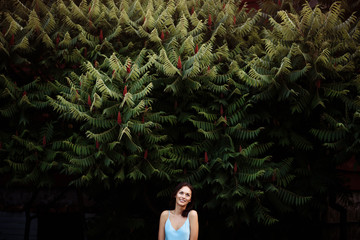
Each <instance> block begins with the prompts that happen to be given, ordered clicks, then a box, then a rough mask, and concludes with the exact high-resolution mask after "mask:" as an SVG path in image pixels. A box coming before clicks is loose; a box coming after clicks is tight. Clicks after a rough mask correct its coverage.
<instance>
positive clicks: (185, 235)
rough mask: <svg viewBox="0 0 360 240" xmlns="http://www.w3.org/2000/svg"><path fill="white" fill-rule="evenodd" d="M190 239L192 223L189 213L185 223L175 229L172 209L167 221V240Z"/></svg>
mask: <svg viewBox="0 0 360 240" xmlns="http://www.w3.org/2000/svg"><path fill="white" fill-rule="evenodd" d="M189 239H190V223H189V215H188V217H187V218H186V221H185V223H184V224H183V225H182V226H181V228H179V229H178V230H175V229H174V227H173V226H172V225H171V222H170V211H169V216H168V219H167V220H166V223H165V240H189Z"/></svg>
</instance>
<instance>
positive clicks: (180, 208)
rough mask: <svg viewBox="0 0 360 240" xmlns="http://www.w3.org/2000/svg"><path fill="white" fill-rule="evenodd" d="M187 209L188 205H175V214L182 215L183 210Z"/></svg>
mask: <svg viewBox="0 0 360 240" xmlns="http://www.w3.org/2000/svg"><path fill="white" fill-rule="evenodd" d="M185 209H186V207H181V206H179V205H175V209H174V215H182V212H183V211H184V210H185Z"/></svg>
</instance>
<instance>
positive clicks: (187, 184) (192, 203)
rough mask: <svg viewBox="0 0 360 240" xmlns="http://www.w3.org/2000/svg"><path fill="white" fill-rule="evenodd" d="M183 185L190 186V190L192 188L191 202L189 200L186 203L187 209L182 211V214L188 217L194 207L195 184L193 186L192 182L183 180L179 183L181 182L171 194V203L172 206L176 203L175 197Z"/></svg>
mask: <svg viewBox="0 0 360 240" xmlns="http://www.w3.org/2000/svg"><path fill="white" fill-rule="evenodd" d="M182 187H188V188H190V190H191V202H189V203H188V204H187V205H186V208H185V210H184V211H183V212H182V213H181V216H183V217H187V216H188V214H189V212H190V211H191V210H192V209H193V207H194V188H193V186H191V184H190V183H188V182H181V183H179V184H178V185H177V186H176V187H175V189H174V191H173V193H172V194H171V201H170V204H171V205H172V206H174V205H175V197H176V194H177V192H178V191H179V190H180V189H181V188H182Z"/></svg>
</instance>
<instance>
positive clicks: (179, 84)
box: [0, 0, 360, 239]
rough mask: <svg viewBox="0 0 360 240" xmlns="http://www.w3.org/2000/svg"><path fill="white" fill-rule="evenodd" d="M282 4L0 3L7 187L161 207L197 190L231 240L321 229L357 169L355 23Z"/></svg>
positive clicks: (211, 0)
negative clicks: (266, 231) (283, 228)
mask: <svg viewBox="0 0 360 240" xmlns="http://www.w3.org/2000/svg"><path fill="white" fill-rule="evenodd" d="M285 2H286V1H285ZM285 2H284V3H283V5H278V6H277V7H278V8H279V9H277V12H276V13H273V12H271V11H270V10H269V11H268V12H267V13H264V12H262V11H261V10H260V11H255V10H250V9H247V7H246V4H244V3H242V2H241V1H231V0H229V1H218V0H208V1H205V0H203V1H198V0H196V1H195V0H193V1H190V0H189V1H186V0H181V1H164V0H138V1H130V0H129V1H126V0H124V1H120V0H119V1H117V0H106V1H105V0H104V1H101V0H92V1H86V0H83V1H71V0H69V1H66V0H57V1H41V0H33V1H28V2H25V3H24V1H19V0H11V1H6V3H5V1H0V3H1V5H2V6H5V7H4V8H3V9H2V10H1V13H0V14H1V15H0V27H1V29H2V32H1V33H0V55H1V62H0V70H1V75H0V84H1V89H0V90H1V95H0V96H1V103H0V114H1V115H0V119H1V120H2V122H5V123H6V125H4V126H6V127H5V128H4V127H3V128H1V130H0V138H1V149H0V157H1V162H0V172H1V173H2V174H9V175H10V176H11V179H12V181H11V183H20V184H32V185H35V186H38V187H43V186H51V184H52V177H53V176H54V174H65V175H67V176H69V179H70V183H69V184H70V185H74V186H75V187H77V188H81V189H94V188H95V186H96V187H98V186H99V185H100V186H102V187H104V188H105V189H107V190H106V191H111V190H112V189H123V188H125V186H126V187H127V188H126V189H127V191H129V192H130V194H129V195H131V196H138V197H141V196H142V192H144V191H145V192H146V190H145V188H146V187H148V188H149V187H151V186H156V187H154V190H155V191H156V193H155V194H154V193H151V195H152V197H151V198H150V199H152V201H154V202H155V199H159V200H161V202H162V203H163V202H164V199H167V198H168V197H169V191H171V189H172V187H173V185H174V184H175V183H176V182H178V181H189V182H191V183H192V184H193V185H194V187H195V189H196V190H197V192H198V196H199V198H198V199H197V201H196V204H197V205H196V206H197V209H198V210H199V211H200V212H202V213H203V216H210V215H214V216H217V217H218V218H219V219H226V221H225V223H226V226H228V227H230V229H232V230H231V234H232V233H234V234H236V233H237V231H238V230H239V229H240V228H239V226H241V224H244V223H247V224H249V225H253V224H261V225H273V224H275V223H277V222H279V220H280V221H281V219H282V218H283V217H284V216H287V214H288V213H296V212H297V211H298V210H299V209H300V208H303V213H309V214H311V211H308V212H307V211H306V209H307V210H311V209H312V207H314V206H316V207H318V205H316V204H320V206H324V202H323V199H325V198H326V196H327V195H328V194H329V192H330V191H332V190H333V189H334V186H335V185H336V184H337V182H336V181H335V180H336V175H335V174H336V171H335V169H336V166H337V165H339V164H341V163H343V162H345V161H347V160H348V159H349V158H350V157H353V156H358V154H359V149H360V146H359V144H360V142H359V140H360V136H359V113H360V112H359V109H360V102H359V91H360V84H359V81H360V75H359V72H358V69H359V53H360V52H359V50H360V47H359V46H360V45H359V43H358V42H359V40H360V39H359V38H360V29H359V20H358V19H357V17H356V16H355V15H354V14H353V15H350V16H349V17H347V18H346V19H345V18H344V17H343V16H344V11H343V10H342V8H341V4H340V3H339V2H336V3H334V4H332V5H331V7H330V9H329V10H327V11H322V9H321V8H320V7H319V6H315V7H314V8H311V6H310V5H309V4H307V3H305V4H304V5H303V7H302V8H301V10H300V11H297V10H296V9H295V8H289V6H291V5H289V2H287V3H286V4H285ZM282 7H284V8H283V10H281V9H282ZM279 10H280V11H279ZM129 186H133V187H129ZM135 199H137V200H136V201H135V202H136V203H139V204H140V205H141V204H144V203H142V202H141V201H140V200H139V199H138V198H136V197H135ZM99 201H100V200H99ZM150 202H151V200H150ZM165 202H166V201H165ZM123 204H131V201H130V200H129V202H127V201H125V202H123ZM149 204H150V205H151V204H153V205H155V207H156V208H158V209H157V210H158V211H160V210H162V208H164V207H166V206H161V205H157V204H156V203H149ZM124 213H126V211H125V212H124ZM127 214H129V215H126V216H123V217H124V218H125V219H132V220H133V221H135V220H134V219H137V218H133V216H132V215H131V213H127ZM156 214H158V213H155V217H157V215H156ZM207 214H208V215H207ZM119 215H121V212H120V213H119ZM109 219H110V218H108V219H107V220H109ZM120 219H122V218H120ZM201 219H202V218H201V214H200V220H201ZM204 219H205V217H204ZM209 219H211V218H210V217H209ZM109 221H110V220H109ZM114 221H115V220H114ZM142 221H144V219H143V220H142ZM209 221H210V220H209ZM135 222H136V221H135ZM137 223H139V221H138V220H137ZM201 224H204V225H201V226H203V227H204V228H205V229H209V233H208V234H209V235H208V236H211V234H213V232H212V231H211V228H212V226H214V225H215V224H218V223H217V222H216V221H214V222H209V223H208V224H207V225H205V223H204V222H202V223H201ZM221 224H223V223H221ZM132 226H133V225H131V226H129V227H128V229H130V228H133V227H132ZM136 226H137V227H140V228H141V227H143V225H142V224H141V221H140V224H138V225H136ZM155 227H156V226H155ZM124 231H125V232H126V230H124ZM110 232H111V231H109V236H106V237H104V238H105V239H112V238H116V237H117V238H118V236H117V235H116V234H124V232H121V231H120V230H119V232H117V233H114V234H113V235H111V234H110ZM93 234H94V235H96V233H93ZM137 234H141V233H137ZM204 235H205V234H204ZM139 236H140V235H139ZM133 237H134V239H136V237H137V235H136V234H135V235H133ZM139 238H141V237H138V239H139Z"/></svg>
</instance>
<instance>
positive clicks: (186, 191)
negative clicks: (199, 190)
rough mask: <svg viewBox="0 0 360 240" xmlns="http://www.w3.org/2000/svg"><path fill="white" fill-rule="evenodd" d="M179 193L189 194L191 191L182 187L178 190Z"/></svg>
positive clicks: (186, 187)
mask: <svg viewBox="0 0 360 240" xmlns="http://www.w3.org/2000/svg"><path fill="white" fill-rule="evenodd" d="M180 191H182V192H185V193H190V194H191V189H190V188H189V187H188V186H183V187H182V188H180V189H179V192H180Z"/></svg>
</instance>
